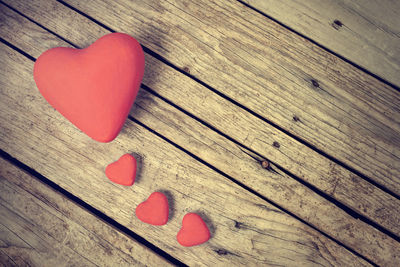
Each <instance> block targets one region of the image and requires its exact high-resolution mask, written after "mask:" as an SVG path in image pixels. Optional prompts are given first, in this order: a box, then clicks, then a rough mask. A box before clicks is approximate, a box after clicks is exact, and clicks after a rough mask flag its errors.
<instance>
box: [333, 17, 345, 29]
mask: <svg viewBox="0 0 400 267" xmlns="http://www.w3.org/2000/svg"><path fill="white" fill-rule="evenodd" d="M342 26H343V23H342V22H341V21H340V20H338V19H335V20H334V21H333V23H332V27H333V28H334V29H335V30H339V29H340V28H341V27H342Z"/></svg>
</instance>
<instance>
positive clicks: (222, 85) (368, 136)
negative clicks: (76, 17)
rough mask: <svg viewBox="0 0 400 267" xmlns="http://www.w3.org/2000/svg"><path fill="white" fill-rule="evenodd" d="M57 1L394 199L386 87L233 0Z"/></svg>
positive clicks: (394, 151)
mask: <svg viewBox="0 0 400 267" xmlns="http://www.w3.org/2000/svg"><path fill="white" fill-rule="evenodd" d="M66 2H68V3H69V4H71V5H72V6H74V7H75V8H77V9H79V10H81V11H82V12H84V13H86V14H88V15H89V16H92V17H94V18H95V19H97V20H99V21H101V22H102V23H103V24H105V25H107V26H109V27H111V28H113V29H114V30H117V31H122V32H126V33H128V34H131V35H132V36H135V37H136V38H137V39H138V40H139V41H140V42H141V43H142V44H144V45H145V46H147V47H149V48H150V49H152V50H154V51H156V52H157V53H159V54H160V55H162V57H163V58H165V59H166V60H168V61H170V62H172V63H173V64H175V65H176V66H178V67H180V68H182V69H186V70H189V71H190V73H191V74H192V75H194V76H195V77H197V78H199V79H200V80H202V81H204V82H206V83H207V84H209V85H210V86H212V87H214V88H215V89H217V90H218V91H220V92H222V93H223V94H225V95H227V96H229V97H230V98H232V99H234V100H235V101H237V102H239V103H241V104H242V105H243V106H246V107H247V108H249V109H251V110H253V111H254V112H256V113H257V114H259V115H260V116H262V117H264V118H266V119H268V120H270V121H272V122H273V123H275V124H276V125H279V126H280V127H282V128H283V129H286V130H287V131H288V132H290V133H292V134H293V135H296V136H297V137H299V138H301V139H302V140H304V141H305V142H307V143H309V144H311V145H313V146H315V147H316V148H318V149H320V150H323V151H324V152H326V153H327V154H329V155H331V156H333V157H335V158H337V159H338V160H339V161H341V162H343V163H344V164H346V165H348V166H350V167H351V168H353V169H355V170H357V171H359V172H361V173H363V174H364V175H366V176H368V177H369V178H370V179H372V180H373V181H375V182H377V183H378V184H380V185H382V186H384V187H386V188H387V189H389V190H391V191H393V192H395V193H396V194H398V195H400V180H399V179H398V177H400V164H399V159H400V94H399V92H398V91H396V90H395V89H393V88H392V87H390V86H388V85H386V84H384V83H382V82H380V81H378V80H376V79H375V78H373V77H371V76H369V75H367V74H366V73H364V72H363V71H361V70H359V69H357V68H355V67H353V66H351V65H350V64H348V63H346V62H344V61H342V60H340V59H339V58H337V57H336V56H334V55H332V54H330V53H329V52H327V51H325V50H324V49H322V48H319V47H317V46H316V45H314V44H312V43H311V42H309V41H307V40H305V39H304V38H302V37H300V36H298V35H296V34H295V33H292V32H289V31H288V30H286V29H285V28H283V27H282V26H280V25H278V24H277V23H275V22H273V21H271V20H268V19H266V17H265V16H263V15H261V14H259V13H257V12H256V11H254V10H251V9H250V8H248V7H246V6H244V5H243V4H241V3H239V2H237V1H233V0H231V1H223V2H219V1H217V2H215V1H207V0H199V1H184V0H181V1H180V0H173V1H161V2H160V1H156V0H148V1H127V0H120V1H112V2H109V1H102V0H93V1H90V2H88V1H75V0H67V1H66ZM18 8H20V7H18ZM249 18H251V19H249ZM294 118H296V119H294ZM263 142H264V141H263V140H259V139H257V138H254V139H252V140H251V143H252V146H257V145H261V144H260V143H263ZM264 145H265V146H267V145H268V146H269V147H270V149H274V147H273V145H272V143H266V144H264ZM284 146H285V144H281V147H284Z"/></svg>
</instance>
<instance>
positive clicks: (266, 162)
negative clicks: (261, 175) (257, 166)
mask: <svg viewBox="0 0 400 267" xmlns="http://www.w3.org/2000/svg"><path fill="white" fill-rule="evenodd" d="M261 166H262V167H263V168H264V169H267V170H268V169H269V166H270V165H269V161H268V160H263V161H262V162H261Z"/></svg>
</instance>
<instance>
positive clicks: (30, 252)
mask: <svg viewBox="0 0 400 267" xmlns="http://www.w3.org/2000/svg"><path fill="white" fill-rule="evenodd" d="M0 192H1V193H0V199H1V204H0V217H1V220H0V243H1V245H0V251H1V252H2V253H3V254H5V255H7V257H9V258H10V261H14V262H16V263H17V262H21V261H23V262H24V264H23V265H30V266H77V265H85V266H112V265H118V266H132V265H140V266H145V265H151V266H161V265H162V266H170V265H171V264H170V263H169V262H167V261H166V260H165V259H163V258H161V257H160V256H159V255H158V254H156V253H154V252H153V251H151V250H150V249H148V248H147V247H145V246H143V245H142V244H140V243H138V242H137V241H135V240H133V239H131V238H129V237H127V236H125V235H124V234H122V233H121V232H119V231H118V230H116V229H115V228H113V227H112V226H109V225H108V224H106V223H104V222H103V221H101V220H100V219H99V218H97V217H96V216H94V215H92V214H91V213H89V212H88V211H86V210H84V209H83V208H81V207H79V206H78V205H76V204H75V203H73V202H72V201H70V200H68V199H67V198H66V197H64V196H62V195H61V194H59V193H58V192H56V191H54V190H53V189H51V188H49V187H48V186H47V185H44V184H42V183H41V182H39V181H38V180H36V179H35V178H34V177H32V176H31V175H29V174H27V173H25V172H24V171H22V170H20V169H18V168H17V167H15V166H13V165H12V164H11V163H9V162H7V161H5V160H4V159H2V158H0Z"/></svg>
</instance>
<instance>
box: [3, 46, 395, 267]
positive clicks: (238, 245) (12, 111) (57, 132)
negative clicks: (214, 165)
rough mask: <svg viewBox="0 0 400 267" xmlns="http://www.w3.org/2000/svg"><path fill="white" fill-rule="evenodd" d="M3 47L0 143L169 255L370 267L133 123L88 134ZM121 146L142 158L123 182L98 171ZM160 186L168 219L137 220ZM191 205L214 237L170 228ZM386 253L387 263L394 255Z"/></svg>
mask: <svg viewBox="0 0 400 267" xmlns="http://www.w3.org/2000/svg"><path fill="white" fill-rule="evenodd" d="M0 49H1V50H0V53H1V57H0V58H1V64H0V66H1V70H0V71H1V73H0V77H1V79H0V83H1V84H0V90H1V97H0V114H1V115H0V148H1V149H3V150H4V151H6V152H7V153H10V154H11V155H12V156H13V157H15V158H17V159H18V160H20V161H22V162H24V163H25V164H27V165H29V166H31V167H32V168H34V169H35V170H37V171H38V172H40V173H42V174H43V175H45V176H48V177H51V179H52V181H54V182H55V183H57V184H58V185H60V186H61V187H63V188H64V189H66V190H67V191H69V192H71V193H72V194H74V195H75V196H77V197H79V198H81V199H82V200H83V201H85V202H87V203H88V204H90V205H91V206H93V207H94V208H96V209H98V210H100V211H102V212H103V213H105V214H106V215H108V216H110V217H111V218H114V219H115V220H116V221H117V222H119V223H121V224H122V225H124V226H126V227H128V228H129V229H131V230H133V231H135V232H136V233H138V234H139V235H141V236H143V237H145V238H146V239H147V240H149V241H150V242H152V243H153V244H155V245H156V246H158V247H160V248H161V249H163V250H165V251H166V252H168V253H170V254H171V255H172V256H174V257H176V258H178V259H180V260H181V261H183V262H185V263H187V264H189V265H195V264H196V265H215V264H219V265H223V264H225V265H226V264H233V265H242V264H248V265H268V264H269V265H273V264H280V265H288V266H290V265H291V266H294V265H298V264H302V265H314V264H315V265H318V264H322V265H349V266H359V265H368V264H367V263H366V262H365V261H364V260H362V259H361V258H359V257H357V256H355V255H354V254H352V253H350V252H349V251H347V250H346V249H344V248H343V247H342V246H339V245H338V244H337V243H335V242H333V241H331V240H330V239H328V238H326V237H325V236H323V235H322V234H320V233H319V232H318V231H315V230H313V229H312V228H310V227H308V226H306V225H304V224H303V223H301V222H299V221H298V220H296V219H294V218H293V217H291V216H289V215H287V214H286V213H284V212H282V211H281V210H279V209H277V208H275V207H274V206H272V205H270V204H269V203H268V202H266V201H264V200H262V199H260V198H258V197H256V196H254V195H253V194H251V193H249V192H247V191H246V190H244V189H243V188H241V187H240V186H238V185H236V184H234V183H233V182H231V181H230V180H228V179H226V178H225V177H223V176H221V175H220V174H218V173H216V172H215V171H213V170H211V169H210V168H208V167H206V166H205V165H203V164H201V163H199V162H198V161H195V160H193V158H191V157H189V156H188V155H187V154H185V153H183V152H182V151H181V150H179V149H177V148H175V147H174V146H172V145H170V144H169V143H167V142H166V141H163V140H162V139H160V138H159V137H157V136H156V135H154V134H153V133H151V132H150V131H148V130H146V129H144V128H143V127H141V126H138V125H136V124H134V123H132V122H131V121H127V123H126V125H125V127H124V128H123V131H122V132H121V134H120V135H119V136H118V138H117V139H115V140H114V141H113V142H111V143H108V144H102V143H98V142H95V141H93V140H90V139H89V137H87V136H85V135H83V134H82V133H81V132H79V131H78V130H77V129H76V128H75V127H73V126H72V125H71V124H70V123H69V122H68V121H66V120H65V119H63V118H62V116H61V115H60V114H58V113H57V112H56V111H55V110H54V109H52V108H51V107H50V106H49V105H47V104H46V102H45V100H44V99H43V98H42V97H41V95H40V94H39V93H38V91H37V89H36V88H35V85H34V81H33V78H32V74H31V71H32V67H33V62H32V61H30V60H29V59H27V58H26V57H24V56H23V55H21V54H18V53H17V52H16V51H14V50H12V49H10V48H8V47H6V46H5V45H3V44H2V45H0ZM126 152H132V153H133V152H135V153H136V157H137V158H138V159H139V162H140V166H141V170H140V172H139V174H138V176H137V179H136V183H135V186H133V187H128V188H127V187H123V186H118V185H115V184H113V183H112V182H110V181H108V179H107V178H106V177H105V175H104V167H105V166H106V165H107V164H108V163H109V162H112V161H114V160H115V159H116V158H118V157H119V156H120V155H121V154H123V153H126ZM159 190H161V191H164V192H166V193H167V194H168V196H169V200H170V204H171V218H170V220H169V222H168V224H167V225H166V226H163V227H155V226H151V225H147V224H144V223H141V222H140V221H139V220H138V219H137V218H136V217H135V216H134V215H133V214H134V213H133V212H134V207H136V206H137V205H138V204H139V203H140V202H142V201H143V200H144V199H146V198H147V197H148V195H149V194H150V193H151V192H154V191H159ZM238 207H240V208H238ZM192 211H195V212H198V213H200V214H202V216H203V217H204V218H205V220H206V222H207V223H208V225H209V227H210V228H211V232H212V238H211V240H209V241H208V242H207V243H205V244H203V245H202V246H197V247H193V248H182V247H181V246H180V245H179V244H178V243H177V241H176V237H175V236H176V233H177V232H178V230H179V228H180V226H181V219H182V217H183V215H184V214H186V213H187V212H192ZM387 256H388V258H386V259H385V261H384V262H385V263H387V264H388V265H390V264H393V262H394V260H396V257H397V256H396V255H387Z"/></svg>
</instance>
